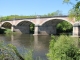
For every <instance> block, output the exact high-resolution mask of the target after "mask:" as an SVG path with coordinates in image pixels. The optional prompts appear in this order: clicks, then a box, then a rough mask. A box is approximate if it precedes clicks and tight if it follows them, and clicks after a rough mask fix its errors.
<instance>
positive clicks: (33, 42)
mask: <svg viewBox="0 0 80 60" xmlns="http://www.w3.org/2000/svg"><path fill="white" fill-rule="evenodd" d="M0 40H3V41H4V42H5V43H6V44H9V43H11V44H13V45H15V46H16V47H17V49H18V51H19V52H20V53H21V54H22V53H25V52H24V51H25V49H24V48H26V49H27V50H33V58H34V59H36V58H37V57H40V58H41V59H43V60H47V57H46V54H47V53H48V50H49V42H50V40H51V37H50V36H33V35H27V34H16V35H10V36H6V35H0Z"/></svg>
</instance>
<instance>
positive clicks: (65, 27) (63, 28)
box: [57, 21, 72, 33]
mask: <svg viewBox="0 0 80 60" xmlns="http://www.w3.org/2000/svg"><path fill="white" fill-rule="evenodd" d="M57 30H58V33H61V32H70V31H72V25H71V24H70V23H69V22H66V21H63V22H61V23H59V24H58V25H57Z"/></svg>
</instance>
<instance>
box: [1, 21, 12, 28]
mask: <svg viewBox="0 0 80 60" xmlns="http://www.w3.org/2000/svg"><path fill="white" fill-rule="evenodd" d="M1 27H4V28H9V29H11V27H12V24H11V23H10V22H3V23H2V24H1Z"/></svg>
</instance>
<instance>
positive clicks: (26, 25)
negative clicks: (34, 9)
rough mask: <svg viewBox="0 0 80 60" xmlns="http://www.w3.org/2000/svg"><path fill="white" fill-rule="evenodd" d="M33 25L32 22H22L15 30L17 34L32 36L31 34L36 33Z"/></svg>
mask: <svg viewBox="0 0 80 60" xmlns="http://www.w3.org/2000/svg"><path fill="white" fill-rule="evenodd" d="M31 24H33V25H35V24H34V23H32V22H31V21H20V22H19V23H18V24H17V25H16V26H15V27H14V28H15V31H16V32H20V33H24V34H30V33H32V34H33V33H34V30H31V29H34V26H33V25H32V26H31Z"/></svg>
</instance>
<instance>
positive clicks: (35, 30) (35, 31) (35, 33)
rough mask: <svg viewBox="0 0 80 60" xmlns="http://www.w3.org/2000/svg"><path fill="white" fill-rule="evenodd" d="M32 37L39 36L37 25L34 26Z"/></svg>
mask: <svg viewBox="0 0 80 60" xmlns="http://www.w3.org/2000/svg"><path fill="white" fill-rule="evenodd" d="M33 35H39V26H38V25H35V27H34V34H33Z"/></svg>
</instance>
